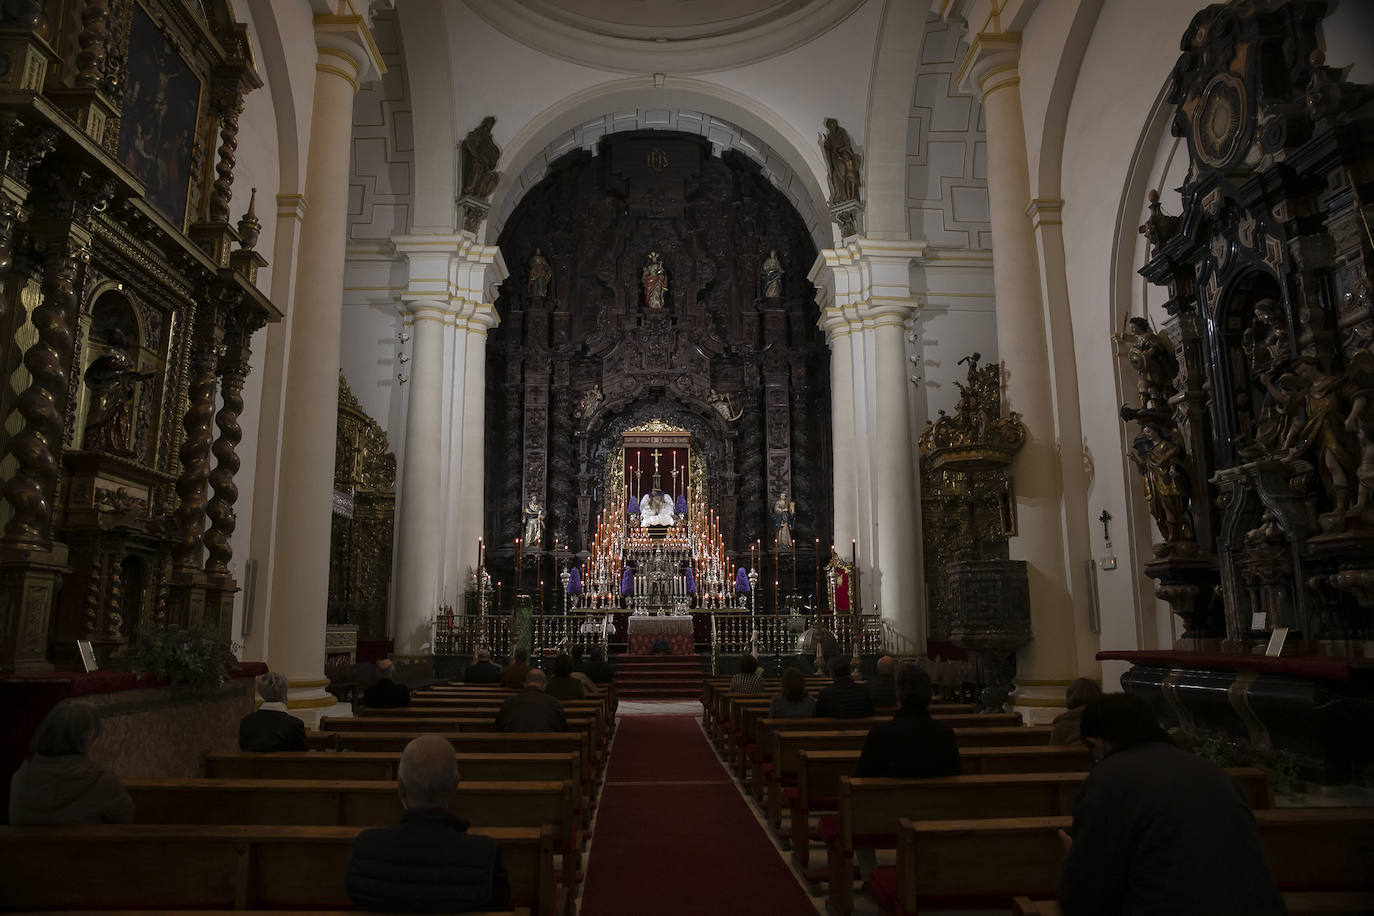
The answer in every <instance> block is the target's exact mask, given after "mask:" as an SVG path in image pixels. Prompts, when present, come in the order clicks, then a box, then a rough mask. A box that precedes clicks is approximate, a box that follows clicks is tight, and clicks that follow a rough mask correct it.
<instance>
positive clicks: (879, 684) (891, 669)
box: [868, 655, 897, 709]
mask: <svg viewBox="0 0 1374 916" xmlns="http://www.w3.org/2000/svg"><path fill="white" fill-rule="evenodd" d="M896 668H897V661H896V659H894V658H893V657H892V656H891V655H884V656H883V657H882V658H880V659H878V670H877V673H875V674H874V675H873V677H871V678H869V679H868V693H869V695H870V696H872V697H873V705H874V706H877V707H879V708H884V709H886V708H890V707H893V706H896V705H897V677H896V674H895V672H896Z"/></svg>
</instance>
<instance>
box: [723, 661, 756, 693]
mask: <svg viewBox="0 0 1374 916" xmlns="http://www.w3.org/2000/svg"><path fill="white" fill-rule="evenodd" d="M763 689H764V686H763V672H762V671H760V670H759V660H758V659H757V658H754V656H752V655H749V654H748V653H745V654H744V655H741V656H740V657H739V673H738V674H736V675H735V676H734V677H732V678H730V692H731V693H763Z"/></svg>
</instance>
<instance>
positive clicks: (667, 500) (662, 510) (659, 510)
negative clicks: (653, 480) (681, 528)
mask: <svg viewBox="0 0 1374 916" xmlns="http://www.w3.org/2000/svg"><path fill="white" fill-rule="evenodd" d="M674 521H675V520H674V518H673V498H672V497H671V496H669V495H668V494H666V493H664V492H663V491H662V490H660V489H658V488H657V487H655V488H654V489H653V491H651V492H649V493H646V494H644V496H643V497H641V498H640V500H639V527H641V528H648V527H649V526H650V525H672V524H673V522H674Z"/></svg>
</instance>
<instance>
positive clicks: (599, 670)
mask: <svg viewBox="0 0 1374 916" xmlns="http://www.w3.org/2000/svg"><path fill="white" fill-rule="evenodd" d="M579 648H580V647H579ZM573 667H574V668H577V648H574V649H573ZM578 670H579V671H582V672H584V673H585V674H586V675H587V677H589V678H591V679H592V683H593V684H609V683H610V682H611V681H613V680H615V671H614V670H612V669H611V666H610V665H609V664H607V662H606V650H605V649H603V648H602V647H601V646H592V652H591V658H590V659H589V660H587V661H585V662H583V663H582V667H581V668H578Z"/></svg>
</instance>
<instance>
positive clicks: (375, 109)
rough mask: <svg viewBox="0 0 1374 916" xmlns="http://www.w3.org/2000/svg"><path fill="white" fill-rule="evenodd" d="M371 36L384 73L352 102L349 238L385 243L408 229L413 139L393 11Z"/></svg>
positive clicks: (381, 18)
mask: <svg viewBox="0 0 1374 916" xmlns="http://www.w3.org/2000/svg"><path fill="white" fill-rule="evenodd" d="M372 37H373V40H374V41H375V42H376V43H377V49H378V50H379V51H381V52H382V63H384V64H385V65H386V73H385V74H383V75H382V78H381V79H379V80H374V81H373V82H371V83H368V84H367V85H365V86H363V87H362V88H361V89H360V90H359V92H358V96H357V98H356V99H354V102H353V145H352V149H351V150H350V156H351V160H352V178H351V179H350V180H349V185H348V237H349V239H350V240H358V239H387V238H390V237H391V236H392V235H393V234H400V233H405V232H407V231H409V229H410V213H411V206H412V197H413V195H414V193H415V189H414V188H413V187H412V184H411V179H412V176H413V174H414V154H415V140H414V136H413V127H412V119H411V105H410V98H409V86H408V83H407V79H406V66H405V63H406V62H405V52H404V50H403V49H402V47H401V35H400V30H399V29H398V27H397V21H396V14H395V13H394V12H388V13H385V14H379V15H378V16H377V17H376V19H375V20H374V21H373V26H372ZM345 333H347V332H346V331H345Z"/></svg>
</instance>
